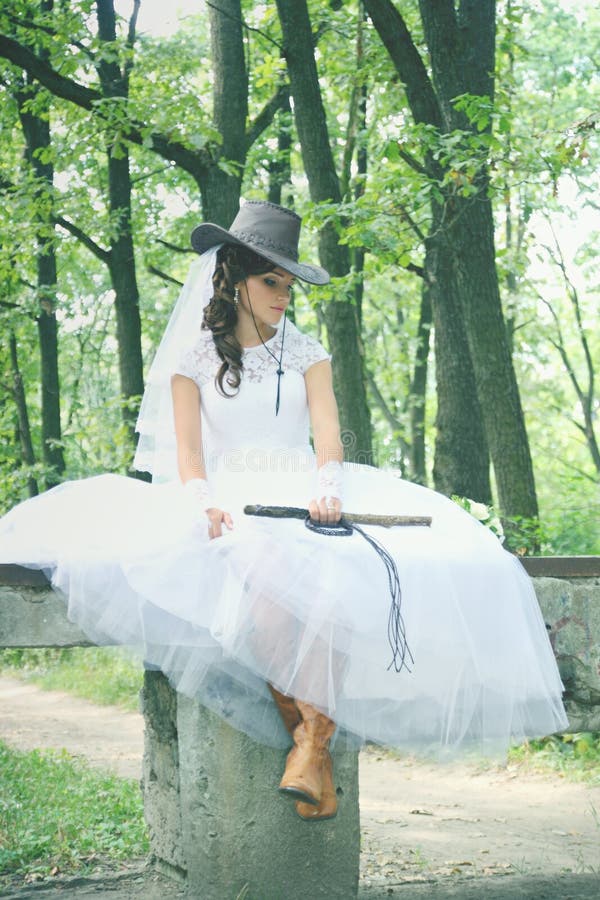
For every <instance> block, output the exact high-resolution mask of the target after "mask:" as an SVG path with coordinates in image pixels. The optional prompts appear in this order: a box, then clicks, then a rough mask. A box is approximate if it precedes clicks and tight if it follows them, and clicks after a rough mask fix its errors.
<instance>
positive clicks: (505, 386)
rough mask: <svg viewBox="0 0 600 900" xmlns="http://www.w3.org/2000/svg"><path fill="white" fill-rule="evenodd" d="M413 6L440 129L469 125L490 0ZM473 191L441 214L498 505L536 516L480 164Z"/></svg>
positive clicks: (491, 37) (488, 87) (483, 86)
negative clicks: (463, 103) (467, 109)
mask: <svg viewBox="0 0 600 900" xmlns="http://www.w3.org/2000/svg"><path fill="white" fill-rule="evenodd" d="M419 6H420V10H421V18H422V21H423V27H424V30H425V38H426V41H427V46H428V48H429V52H430V55H431V67H432V73H433V80H434V84H435V87H436V93H437V96H438V97H439V100H440V106H441V108H442V110H443V113H444V120H445V124H446V128H447V130H452V129H457V128H471V127H472V126H470V125H469V123H468V122H467V121H466V119H465V117H464V114H463V113H461V112H457V111H456V110H455V108H454V105H453V99H454V98H455V97H456V96H457V95H458V94H460V93H464V92H465V91H467V92H469V93H471V94H475V95H478V96H488V97H490V98H491V99H493V96H494V68H495V32H496V17H495V12H496V9H495V7H496V4H495V0H463V2H462V3H461V5H460V8H459V13H458V16H457V15H456V13H455V11H454V4H453V3H450V2H446V3H442V4H440V3H439V2H438V0H420V3H419ZM490 127H491V126H490ZM475 186H476V187H477V189H478V190H477V193H476V194H474V195H473V196H471V197H469V198H461V197H456V198H455V201H454V207H453V208H450V209H449V210H448V212H449V217H448V221H449V222H450V223H451V224H450V226H449V227H450V233H449V239H450V241H451V243H452V245H453V250H454V262H455V265H454V269H455V277H456V282H457V289H458V292H459V297H460V302H461V307H462V311H463V316H464V321H465V327H466V332H467V340H468V344H469V350H470V356H471V360H472V364H473V370H474V372H475V383H476V386H477V395H478V398H479V404H480V407H481V412H482V415H483V420H484V424H485V431H486V437H487V441H488V444H489V447H490V453H491V457H492V462H493V465H494V473H495V476H496V484H497V487H498V499H499V502H500V507H501V509H502V511H503V513H504V514H505V515H508V516H524V517H525V518H537V515H538V507H537V498H536V492H535V482H534V477H533V465H532V462H531V455H530V452H529V441H528V439H527V432H526V430H525V419H524V416H523V410H522V407H521V399H520V396H519V388H518V385H517V379H516V375H515V371H514V367H513V364H512V358H511V354H510V348H509V345H508V341H507V337H506V325H505V322H504V317H503V314H502V305H501V301H500V290H499V286H498V274H497V271H496V254H495V248H494V222H493V213H492V204H491V200H490V198H489V196H488V190H489V175H488V172H487V170H486V168H485V166H484V165H482V166H481V168H480V171H479V173H478V176H477V179H476V181H475Z"/></svg>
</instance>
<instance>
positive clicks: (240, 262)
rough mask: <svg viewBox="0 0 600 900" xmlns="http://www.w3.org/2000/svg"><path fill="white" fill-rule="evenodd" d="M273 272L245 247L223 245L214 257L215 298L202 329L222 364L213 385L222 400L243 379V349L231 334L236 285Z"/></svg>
mask: <svg viewBox="0 0 600 900" xmlns="http://www.w3.org/2000/svg"><path fill="white" fill-rule="evenodd" d="M273 268H274V264H273V263H272V262H270V261H269V260H268V259H265V258H264V256H259V255H258V253H254V252H253V251H252V250H248V249H246V247H238V246H234V245H232V244H226V245H225V246H223V247H221V249H220V250H219V252H218V253H217V265H216V268H215V273H214V275H213V287H214V294H213V296H212V298H211V300H210V302H209V304H208V306H206V308H205V310H204V318H203V320H202V328H205V329H207V330H208V331H212V336H213V340H214V342H215V347H216V348H217V353H218V354H219V357H220V359H221V360H222V363H221V367H220V368H219V371H218V372H217V374H216V376H215V384H216V385H217V390H218V391H219V393H220V394H221V395H222V396H223V397H233V396H235V394H237V392H238V390H239V386H240V382H241V379H242V369H243V364H242V346H241V344H240V342H239V341H238V339H237V337H236V336H235V331H234V329H235V326H236V324H237V310H236V307H235V302H234V299H235V285H236V284H239V282H240V281H244V280H245V279H246V278H247V277H248V276H249V275H264V274H265V273H266V272H272V271H273ZM225 376H227V377H225ZM224 382H226V383H227V386H228V387H230V388H233V392H232V393H228V392H227V390H226V389H225V385H224Z"/></svg>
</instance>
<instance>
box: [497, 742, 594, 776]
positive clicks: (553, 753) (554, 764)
mask: <svg viewBox="0 0 600 900" xmlns="http://www.w3.org/2000/svg"><path fill="white" fill-rule="evenodd" d="M509 760H510V762H516V763H519V765H520V766H521V767H522V768H523V769H525V770H527V771H536V772H559V773H560V774H561V775H562V776H564V777H565V778H568V779H569V780H571V781H585V782H586V783H588V784H594V785H600V732H597V731H596V732H593V731H586V732H576V733H573V734H562V735H551V736H550V737H547V738H542V739H541V740H536V741H526V742H525V743H524V744H520V745H519V746H518V747H513V748H512V749H511V751H510V753H509Z"/></svg>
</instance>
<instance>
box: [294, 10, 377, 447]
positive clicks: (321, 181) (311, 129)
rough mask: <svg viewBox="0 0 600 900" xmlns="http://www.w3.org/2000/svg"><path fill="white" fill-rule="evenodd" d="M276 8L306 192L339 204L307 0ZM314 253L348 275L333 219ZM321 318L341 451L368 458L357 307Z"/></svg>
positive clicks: (343, 301) (347, 303) (330, 307)
mask: <svg viewBox="0 0 600 900" xmlns="http://www.w3.org/2000/svg"><path fill="white" fill-rule="evenodd" d="M277 9H278V12H279V19H280V21H281V28H282V31H283V41H284V54H285V59H286V63H287V69H288V73H289V77H290V85H291V91H292V96H293V98H294V117H295V121H296V129H297V131H298V137H299V139H300V146H301V149H302V160H303V163H304V169H305V171H306V176H307V178H308V184H309V190H310V195H311V198H312V200H313V201H314V202H315V203H322V202H328V203H331V202H334V203H339V202H340V201H341V190H340V183H339V178H338V174H337V171H336V167H335V162H334V159H333V154H332V151H331V144H330V140H329V131H328V127H327V119H326V116H325V108H324V105H323V98H322V96H321V90H320V87H319V76H318V72H317V65H316V61H315V54H314V40H313V34H312V28H311V22H310V17H309V13H308V6H307V4H306V0H277ZM319 254H320V259H321V263H322V264H323V266H325V268H326V269H328V270H329V272H330V273H331V275H332V276H334V277H337V278H342V277H344V276H346V275H348V274H349V272H350V257H349V252H348V247H347V246H345V245H343V244H341V243H340V241H339V238H338V234H337V231H336V229H335V226H334V224H333V223H332V222H329V223H327V224H325V225H324V227H323V228H322V229H321V232H320V235H319ZM325 321H326V324H327V334H328V336H329V344H330V347H331V351H332V354H333V366H334V368H333V377H334V386H335V392H336V396H337V399H338V403H339V406H340V418H341V422H342V427H343V429H344V430H345V431H346V432H348V433H350V434H351V435H352V438H351V440H349V441H348V442H347V446H346V455H347V457H348V458H349V459H355V460H362V461H370V459H371V422H370V417H369V409H368V406H367V398H366V390H365V381H364V375H363V361H362V355H361V351H360V344H359V330H358V319H357V311H356V305H355V304H354V303H353V301H352V299H351V298H347V297H338V298H334V299H333V300H332V301H331V302H329V303H328V304H327V306H326V309H325Z"/></svg>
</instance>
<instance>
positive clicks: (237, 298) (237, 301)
mask: <svg viewBox="0 0 600 900" xmlns="http://www.w3.org/2000/svg"><path fill="white" fill-rule="evenodd" d="M239 304H240V289H239V288H236V289H235V294H234V295H233V305H234V306H235V308H236V309H237V308H238V306H239Z"/></svg>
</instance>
